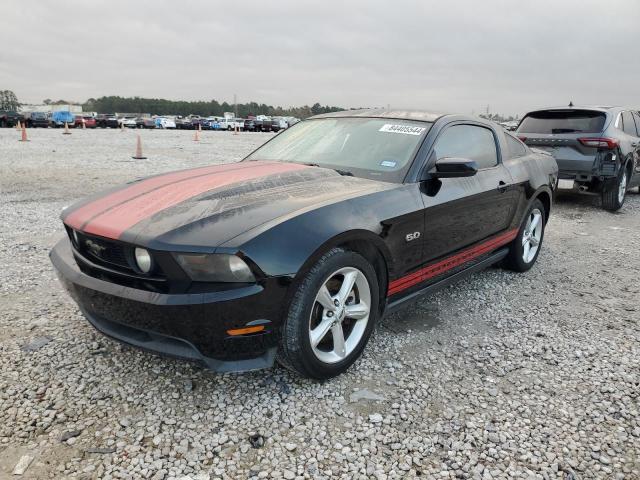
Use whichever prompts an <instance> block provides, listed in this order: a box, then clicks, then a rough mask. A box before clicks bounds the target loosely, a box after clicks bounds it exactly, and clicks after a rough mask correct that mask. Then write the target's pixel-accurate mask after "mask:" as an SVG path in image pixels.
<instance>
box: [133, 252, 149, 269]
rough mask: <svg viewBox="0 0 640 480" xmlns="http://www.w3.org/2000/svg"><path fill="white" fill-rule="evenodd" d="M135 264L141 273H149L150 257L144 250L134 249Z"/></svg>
mask: <svg viewBox="0 0 640 480" xmlns="http://www.w3.org/2000/svg"><path fill="white" fill-rule="evenodd" d="M134 253H135V256H136V264H137V265H138V268H139V269H140V271H141V272H142V273H149V272H150V271H151V255H149V252H148V251H147V250H145V249H144V248H140V247H136V249H135V251H134Z"/></svg>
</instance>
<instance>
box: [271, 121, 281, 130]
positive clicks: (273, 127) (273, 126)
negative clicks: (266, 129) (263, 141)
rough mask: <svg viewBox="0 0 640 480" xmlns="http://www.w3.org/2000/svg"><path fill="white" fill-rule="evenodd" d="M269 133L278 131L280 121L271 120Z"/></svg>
mask: <svg viewBox="0 0 640 480" xmlns="http://www.w3.org/2000/svg"><path fill="white" fill-rule="evenodd" d="M271 131H272V132H279V131H280V120H271Z"/></svg>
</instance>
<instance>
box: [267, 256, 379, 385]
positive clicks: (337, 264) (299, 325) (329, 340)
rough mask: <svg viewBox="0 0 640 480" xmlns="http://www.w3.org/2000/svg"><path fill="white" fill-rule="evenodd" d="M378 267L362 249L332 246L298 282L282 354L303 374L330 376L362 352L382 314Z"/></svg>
mask: <svg viewBox="0 0 640 480" xmlns="http://www.w3.org/2000/svg"><path fill="white" fill-rule="evenodd" d="M378 305H379V288H378V279H377V276H376V272H375V270H374V269H373V267H372V266H371V264H370V263H369V262H368V261H367V260H366V259H365V258H364V257H362V256H361V255H359V254H358V253H355V252H352V251H346V250H342V249H340V248H334V249H332V250H330V251H329V252H327V253H326V254H324V255H323V256H322V258H320V260H319V261H318V263H316V264H315V266H314V267H313V268H311V270H310V271H309V272H308V273H307V274H306V276H305V277H304V278H303V280H302V282H301V283H300V285H299V286H298V288H297V290H296V292H295V294H294V296H293V299H292V301H291V304H290V306H289V312H288V314H287V316H286V319H285V321H284V324H283V326H282V330H281V335H280V346H279V349H278V360H279V362H280V363H281V364H282V365H284V366H285V367H287V368H289V369H290V370H293V371H295V372H297V373H299V374H300V375H302V376H304V377H309V378H315V379H320V380H321V379H326V378H331V377H335V376H336V375H339V374H341V373H342V372H344V371H345V370H347V369H348V368H349V367H350V366H351V365H352V364H353V363H354V362H355V361H356V360H357V359H358V357H359V356H360V355H361V353H362V351H363V350H364V347H365V346H366V344H367V342H368V340H369V337H370V336H371V332H372V331H373V328H374V325H375V322H376V320H377V317H378V311H379V309H378Z"/></svg>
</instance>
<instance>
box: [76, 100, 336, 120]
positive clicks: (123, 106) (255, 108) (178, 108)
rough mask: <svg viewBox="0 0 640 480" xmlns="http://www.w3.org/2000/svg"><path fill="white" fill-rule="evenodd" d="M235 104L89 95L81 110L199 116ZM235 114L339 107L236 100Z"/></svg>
mask: <svg viewBox="0 0 640 480" xmlns="http://www.w3.org/2000/svg"><path fill="white" fill-rule="evenodd" d="M235 108H236V106H234V105H233V104H231V103H228V102H222V103H220V102H218V101H217V100H209V101H189V102H188V101H181V100H166V99H163V98H142V97H119V96H107V97H100V98H90V99H89V100H87V101H86V102H85V103H84V104H83V105H82V109H83V110H84V111H85V112H98V113H115V112H119V113H120V112H122V113H150V114H152V115H182V116H185V115H200V116H202V117H209V116H222V115H223V114H224V112H234V111H235ZM237 109H238V116H239V117H242V118H246V117H247V116H250V115H270V116H273V115H279V116H292V117H297V118H307V117H310V116H312V115H319V114H321V113H330V112H338V111H341V110H344V108H341V107H335V106H329V105H324V106H323V105H320V103H315V104H314V105H312V106H308V105H305V106H302V107H289V108H283V107H279V106H278V107H274V106H272V105H267V104H264V103H257V102H249V103H238V104H237Z"/></svg>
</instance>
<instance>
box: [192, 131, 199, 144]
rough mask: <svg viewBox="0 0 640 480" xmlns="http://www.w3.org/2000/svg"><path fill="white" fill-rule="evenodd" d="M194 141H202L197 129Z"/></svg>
mask: <svg viewBox="0 0 640 480" xmlns="http://www.w3.org/2000/svg"><path fill="white" fill-rule="evenodd" d="M193 141H194V142H199V141H200V130H198V129H197V128H196V134H195V135H194V136H193Z"/></svg>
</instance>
